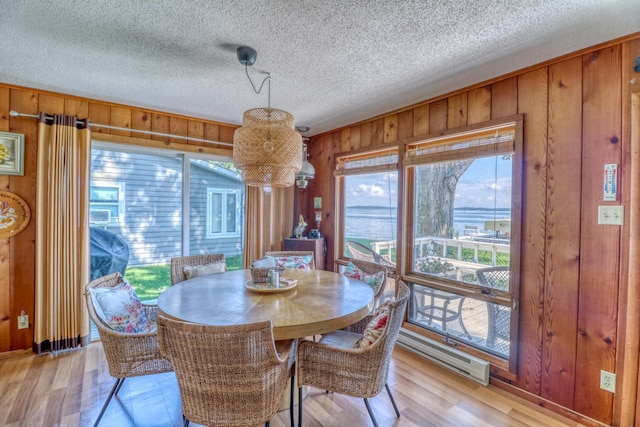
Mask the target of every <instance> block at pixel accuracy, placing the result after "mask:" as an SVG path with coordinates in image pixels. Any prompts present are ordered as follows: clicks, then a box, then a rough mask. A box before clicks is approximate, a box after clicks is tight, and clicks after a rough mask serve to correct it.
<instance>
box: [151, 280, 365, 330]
mask: <svg viewBox="0 0 640 427" xmlns="http://www.w3.org/2000/svg"><path fill="white" fill-rule="evenodd" d="M280 277H281V278H287V279H294V280H297V284H296V286H295V287H293V288H292V289H288V290H284V291H278V292H269V293H265V292H257V291H255V290H251V289H247V287H245V283H248V282H249V283H250V281H251V271H250V270H234V271H227V272H225V273H218V274H211V275H207V276H201V277H196V278H193V279H189V280H185V281H184V282H180V283H177V284H175V285H173V286H171V287H170V288H169V289H167V290H166V291H164V292H162V293H161V294H160V296H159V297H158V312H159V313H160V314H162V315H164V316H166V317H170V318H173V319H177V320H181V321H186V322H193V323H201V324H206V325H233V324H244V323H253V322H258V321H264V320H269V319H270V320H271V324H272V325H273V335H274V339H275V340H276V341H279V340H288V339H293V338H302V337H307V336H313V335H319V334H325V333H328V332H331V331H335V330H338V329H341V328H344V327H346V326H348V325H351V324H353V323H355V322H357V321H359V320H361V319H362V318H364V317H365V316H366V315H367V314H368V313H369V312H370V311H371V309H372V308H373V289H372V288H371V287H370V286H369V285H367V284H366V283H364V282H361V281H359V280H355V279H351V278H348V277H346V276H343V275H341V274H338V273H333V272H330V271H324V270H302V269H286V270H285V271H283V272H282V273H281V275H280Z"/></svg>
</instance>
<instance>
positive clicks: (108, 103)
mask: <svg viewBox="0 0 640 427" xmlns="http://www.w3.org/2000/svg"><path fill="white" fill-rule="evenodd" d="M0 86H1V87H5V88H8V89H16V90H22V91H27V92H29V91H35V92H37V93H38V95H39V96H50V97H53V98H57V99H59V98H64V100H65V114H68V115H75V116H78V117H80V118H82V117H85V116H87V115H88V113H86V112H85V113H84V114H82V113H74V112H70V111H69V105H70V103H73V102H81V103H91V104H94V105H101V106H103V107H108V108H109V109H111V108H114V109H115V110H116V111H115V114H114V115H118V114H119V113H120V114H122V113H124V114H127V115H128V112H127V110H131V111H132V113H131V117H133V115H134V114H135V112H139V113H144V114H160V115H167V116H171V117H174V118H176V119H183V120H190V121H194V120H195V121H198V122H203V123H209V124H214V125H221V126H227V127H232V128H239V127H240V126H241V125H239V124H233V123H224V122H219V121H216V120H211V119H206V118H203V117H193V116H185V115H183V114H178V113H167V112H166V111H160V110H155V109H153V108H146V107H141V106H135V105H124V104H119V103H116V102H111V101H103V100H98V99H93V98H85V97H82V96H76V95H70V94H65V93H60V92H53V91H49V90H44V89H35V88H29V87H25V86H19V85H14V84H10V83H3V82H0ZM118 109H120V110H118ZM42 111H44V112H45V113H50V114H55V113H54V112H51V111H53V110H51V111H45V109H44V108H43V109H42ZM24 112H25V111H20V113H24ZM113 112H114V111H113V110H112V114H113ZM108 121H110V120H103V121H102V122H101V123H104V124H106V122H108ZM96 122H98V120H96ZM132 122H133V120H132ZM114 126H117V125H114ZM124 127H127V126H124ZM135 129H141V127H140V126H135ZM157 132H162V131H157ZM164 132H166V131H164Z"/></svg>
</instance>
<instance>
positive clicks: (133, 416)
mask: <svg viewBox="0 0 640 427" xmlns="http://www.w3.org/2000/svg"><path fill="white" fill-rule="evenodd" d="M113 381H114V380H113V378H112V377H111V376H109V373H108V369H107V366H106V361H105V358H104V353H103V351H102V346H101V344H100V342H94V343H92V344H91V345H89V346H88V347H86V348H83V349H78V350H72V351H66V352H60V353H58V354H46V355H40V356H35V355H33V354H32V353H31V352H30V351H18V352H10V353H2V354H0V425H3V426H7V427H9V426H10V427H18V426H28V427H35V426H47V427H49V426H69V427H72V426H90V425H92V424H93V421H94V420H95V418H96V416H97V415H98V412H99V411H100V408H101V406H102V404H103V402H104V399H105V398H106V396H107V394H108V393H109V390H110V389H111V386H112V385H113ZM389 385H390V387H391V389H392V391H393V394H394V397H395V399H396V402H397V404H398V407H399V409H400V412H401V417H400V418H396V417H395V414H394V412H393V407H392V406H391V403H390V402H389V399H388V397H387V395H386V392H385V391H382V393H380V395H378V396H377V397H375V398H373V399H370V402H371V404H372V407H373V410H374V412H375V414H376V417H377V419H378V423H379V424H380V426H381V427H383V426H420V427H429V426H438V427H439V426H451V427H453V426H455V427H464V426H469V427H471V426H473V427H482V426H486V427H500V426H540V427H543V426H544V427H554V426H580V425H582V424H579V423H576V422H575V421H571V420H568V419H566V418H563V417H560V416H559V415H557V414H554V413H551V412H549V411H548V410H546V409H544V408H540V407H538V406H536V405H534V404H531V403H528V402H525V401H524V400H520V399H518V398H515V397H512V396H510V395H509V394H508V393H506V392H504V391H502V390H499V389H497V388H495V387H493V386H489V387H483V386H481V385H479V384H476V383H474V382H472V381H469V380H467V379H466V378H462V377H460V376H457V375H455V374H453V373H451V372H449V371H447V370H445V369H443V368H441V367H439V366H437V365H434V364H432V363H431V362H429V361H426V360H424V359H423V358H420V357H419V356H416V355H414V354H412V353H410V352H408V351H407V350H404V349H402V348H399V347H398V348H396V350H395V352H394V356H393V363H392V368H391V372H390V375H389ZM296 422H297V408H296ZM181 425H182V416H181V408H180V396H179V392H178V388H177V384H176V380H175V375H174V374H173V373H167V374H161V375H154V376H147V377H139V378H130V379H128V380H126V381H125V383H124V385H123V387H122V389H121V390H120V394H119V397H118V398H117V399H116V398H114V399H113V400H112V402H111V404H110V405H109V407H108V409H107V411H106V413H105V415H104V418H103V419H102V423H101V426H105V427H111V426H114V427H128V426H139V427H152V426H162V427H165V426H166V427H168V426H176V427H177V426H181ZM192 425H195V424H192ZM271 425H272V426H273V427H285V426H288V425H289V418H288V411H284V412H280V413H278V415H277V416H276V418H275V419H273V420H272V422H271ZM303 425H304V426H307V427H318V426H340V427H345V426H370V425H372V424H371V422H370V419H369V416H368V414H367V411H366V408H365V406H364V403H363V401H362V399H356V398H351V397H348V396H342V395H338V394H333V393H331V394H326V393H325V392H324V391H323V390H317V389H311V391H310V393H309V395H308V396H307V398H306V399H305V401H304V414H303Z"/></svg>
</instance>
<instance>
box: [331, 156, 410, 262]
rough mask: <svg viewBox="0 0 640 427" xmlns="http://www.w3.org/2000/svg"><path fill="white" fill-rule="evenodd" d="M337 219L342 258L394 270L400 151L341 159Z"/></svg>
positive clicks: (339, 163) (338, 177)
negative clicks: (380, 265)
mask: <svg viewBox="0 0 640 427" xmlns="http://www.w3.org/2000/svg"><path fill="white" fill-rule="evenodd" d="M335 175H336V178H337V194H339V203H338V204H337V217H338V218H339V226H338V234H339V236H338V242H340V252H339V253H340V255H341V258H342V259H345V260H346V259H349V258H355V259H362V260H366V261H372V262H377V263H381V264H384V265H385V266H387V267H388V268H389V269H390V270H392V271H393V270H395V263H396V244H397V228H398V226H397V210H398V150H397V148H387V149H385V150H383V151H375V152H368V153H359V154H352V153H349V154H345V155H344V156H338V163H337V170H336V172H335Z"/></svg>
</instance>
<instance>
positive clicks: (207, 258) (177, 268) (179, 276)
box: [171, 254, 227, 286]
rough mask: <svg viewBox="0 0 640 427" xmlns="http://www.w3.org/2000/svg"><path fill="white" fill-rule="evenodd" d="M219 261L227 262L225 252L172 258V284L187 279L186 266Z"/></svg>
mask: <svg viewBox="0 0 640 427" xmlns="http://www.w3.org/2000/svg"><path fill="white" fill-rule="evenodd" d="M219 262H225V259H224V254H206V255H188V256H181V257H176V258H171V285H172V286H173V285H175V284H176V283H180V282H184V281H185V280H187V276H186V275H185V273H184V268H185V267H186V266H199V265H206V264H213V263H219ZM226 269H227V267H226V264H225V270H226Z"/></svg>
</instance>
